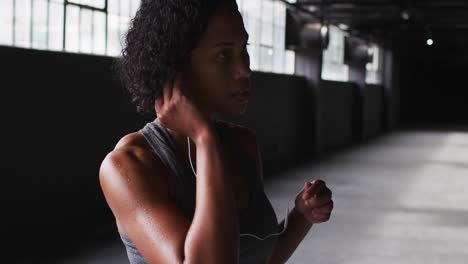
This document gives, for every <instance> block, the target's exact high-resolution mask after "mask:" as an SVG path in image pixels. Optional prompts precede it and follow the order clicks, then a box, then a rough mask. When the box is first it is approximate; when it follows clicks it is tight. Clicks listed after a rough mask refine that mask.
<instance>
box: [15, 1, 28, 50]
mask: <svg viewBox="0 0 468 264" xmlns="http://www.w3.org/2000/svg"><path fill="white" fill-rule="evenodd" d="M15 24H16V28H15V43H14V44H15V46H18V47H25V48H30V47H31V37H30V34H31V26H30V25H31V1H30V0H16V8H15Z"/></svg>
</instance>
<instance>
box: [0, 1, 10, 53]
mask: <svg viewBox="0 0 468 264" xmlns="http://www.w3.org/2000/svg"><path fill="white" fill-rule="evenodd" d="M12 44H13V0H3V1H0V45H12Z"/></svg>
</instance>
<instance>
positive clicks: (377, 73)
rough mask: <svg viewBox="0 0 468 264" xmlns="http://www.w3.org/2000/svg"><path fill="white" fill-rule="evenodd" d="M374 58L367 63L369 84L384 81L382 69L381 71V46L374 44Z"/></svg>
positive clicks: (367, 80)
mask: <svg viewBox="0 0 468 264" xmlns="http://www.w3.org/2000/svg"><path fill="white" fill-rule="evenodd" d="M370 48H371V50H372V54H373V58H372V62H370V63H367V64H366V83H369V84H381V83H382V71H381V66H380V64H381V56H380V55H381V54H380V52H381V51H380V49H379V46H377V45H375V44H374V45H372V46H371V47H370Z"/></svg>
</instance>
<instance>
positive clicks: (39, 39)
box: [33, 0, 47, 49]
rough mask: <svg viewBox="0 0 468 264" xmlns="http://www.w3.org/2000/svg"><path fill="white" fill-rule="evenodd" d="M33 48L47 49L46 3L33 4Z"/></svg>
mask: <svg viewBox="0 0 468 264" xmlns="http://www.w3.org/2000/svg"><path fill="white" fill-rule="evenodd" d="M33 48H37V49H46V48H47V1H37V0H36V1H34V2H33Z"/></svg>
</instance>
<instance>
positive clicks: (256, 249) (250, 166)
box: [119, 118, 279, 264]
mask: <svg viewBox="0 0 468 264" xmlns="http://www.w3.org/2000/svg"><path fill="white" fill-rule="evenodd" d="M219 122H220V121H217V120H215V122H214V124H215V127H216V130H217V132H218V135H219V138H220V140H221V142H222V141H223V134H224V133H223V129H224V127H223V126H222V124H220V123H219ZM140 132H141V133H142V134H143V136H144V137H145V139H146V140H147V141H148V143H149V145H150V146H151V148H152V151H153V153H154V154H155V155H157V156H158V157H159V158H160V159H161V161H162V162H163V164H164V165H165V166H166V167H167V168H168V169H169V170H170V171H172V172H173V176H174V177H175V184H176V188H175V189H176V190H175V200H176V204H177V206H178V207H179V208H180V209H181V211H182V212H183V213H184V214H185V216H186V217H187V218H188V219H190V220H192V219H193V215H194V212H195V200H196V199H195V197H196V196H195V194H196V186H195V184H196V177H195V175H194V174H193V171H192V168H191V167H189V166H187V165H186V164H185V163H183V162H180V158H179V156H177V155H178V154H177V151H176V146H175V143H174V141H173V140H172V138H171V136H170V134H169V132H168V131H167V129H166V128H165V127H164V126H162V125H161V124H160V123H159V120H158V119H157V118H156V119H155V120H154V121H152V122H149V123H147V124H146V125H145V126H144V127H143V128H142V129H140ZM236 152H237V155H239V157H240V156H243V155H244V156H245V155H246V153H245V150H244V149H243V148H240V147H238V148H236ZM242 160H245V161H246V162H244V163H243V164H241V168H240V171H241V173H244V175H247V176H248V177H247V178H248V179H249V185H250V190H252V193H251V199H250V202H251V203H250V204H249V207H248V208H246V209H244V210H242V211H240V212H239V232H240V234H244V233H249V234H254V235H256V236H258V237H260V238H264V237H266V236H267V235H268V234H271V233H277V232H278V231H279V230H278V228H279V227H278V220H277V218H276V214H275V211H274V209H273V207H272V206H271V203H270V201H269V200H268V198H267V196H266V194H265V192H264V189H263V184H262V182H261V179H260V178H259V177H258V175H257V174H256V164H255V162H253V161H251V160H249V159H242ZM119 235H120V238H121V239H122V241H123V243H124V245H125V248H126V251H127V256H128V259H129V260H130V263H131V264H147V263H148V262H147V261H146V260H145V258H144V257H143V256H142V255H141V254H140V252H139V251H138V249H137V248H136V247H135V245H134V244H133V243H132V241H131V239H130V238H129V237H128V236H127V235H126V234H122V233H120V232H119ZM276 239H277V236H270V237H269V238H267V239H265V240H259V239H257V238H254V237H251V236H241V237H240V248H239V263H240V264H260V263H265V262H266V259H267V258H268V257H269V256H270V255H271V253H272V250H273V245H274V242H275V240H276Z"/></svg>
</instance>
